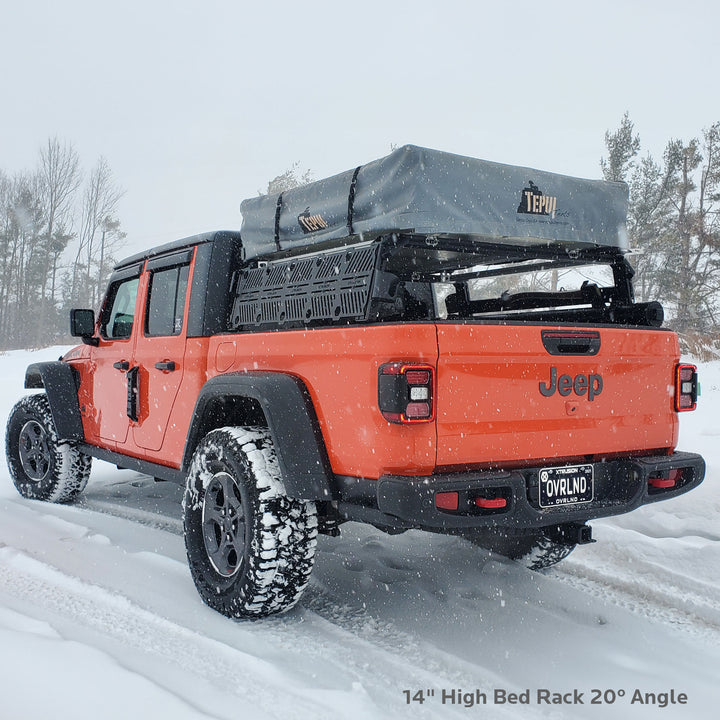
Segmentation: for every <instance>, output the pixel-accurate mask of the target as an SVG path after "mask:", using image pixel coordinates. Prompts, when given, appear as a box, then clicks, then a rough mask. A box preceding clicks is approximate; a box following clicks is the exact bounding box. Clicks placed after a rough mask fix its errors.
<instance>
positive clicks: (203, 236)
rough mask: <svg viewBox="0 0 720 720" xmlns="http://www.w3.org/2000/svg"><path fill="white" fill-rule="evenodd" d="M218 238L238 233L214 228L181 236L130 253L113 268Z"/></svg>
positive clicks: (236, 235) (123, 266)
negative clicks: (188, 235)
mask: <svg viewBox="0 0 720 720" xmlns="http://www.w3.org/2000/svg"><path fill="white" fill-rule="evenodd" d="M219 238H235V239H237V240H240V233H239V232H237V231H236V230H214V231H212V232H206V233H200V234H199V235H191V236H190V237H186V238H182V239H181V240H175V241H173V242H169V243H165V244H164V245H158V246H156V247H154V248H150V250H143V251H142V252H139V253H136V254H135V255H130V257H126V258H125V259H124V260H121V261H120V262H119V263H117V265H115V270H122V269H123V268H125V267H128V266H129V265H135V264H136V263H139V262H143V261H144V260H148V259H150V258H154V257H158V256H160V255H168V254H170V253H172V252H175V251H177V250H184V249H185V248H190V247H194V246H195V245H202V244H203V243H208V242H213V241H215V240H217V239H219Z"/></svg>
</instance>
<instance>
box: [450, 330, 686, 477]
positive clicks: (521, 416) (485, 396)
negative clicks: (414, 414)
mask: <svg viewBox="0 0 720 720" xmlns="http://www.w3.org/2000/svg"><path fill="white" fill-rule="evenodd" d="M437 328H438V347H439V360H438V380H437V413H438V415H437V432H438V445H437V448H438V450H437V465H438V466H439V467H458V466H472V465H478V464H494V465H498V464H513V463H522V462H524V461H527V460H535V459H543V460H544V459H552V458H555V459H562V458H577V457H581V456H585V455H595V456H597V455H609V454H612V453H628V452H636V451H643V450H658V449H663V448H672V447H674V445H675V443H676V441H677V415H676V413H675V412H674V409H673V383H674V381H673V372H674V368H675V364H676V362H677V360H678V357H679V350H678V346H677V339H676V337H675V335H674V334H673V333H670V332H665V331H661V330H648V329H631V328H622V327H607V326H605V327H601V328H598V329H588V330H585V329H580V328H577V327H575V328H569V327H566V328H563V327H548V326H544V327H543V326H538V325H530V324H518V325H510V324H507V325H493V324H479V323H472V322H469V323H465V324H459V323H457V324H456V323H440V324H438V326H437ZM593 338H594V340H593ZM591 340H592V342H591Z"/></svg>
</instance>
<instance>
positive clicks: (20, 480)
mask: <svg viewBox="0 0 720 720" xmlns="http://www.w3.org/2000/svg"><path fill="white" fill-rule="evenodd" d="M5 452H6V455H7V463H8V468H9V469H10V475H11V476H12V479H13V482H14V483H15V487H16V488H17V490H18V492H19V493H20V494H21V495H22V496H23V497H26V498H30V499H32V500H48V501H50V502H69V501H70V500H74V499H75V498H76V497H77V496H78V495H79V494H80V493H81V492H82V491H83V490H84V489H85V486H86V485H87V481H88V478H89V477H90V467H91V465H92V458H91V457H90V456H89V455H85V453H83V452H81V451H80V450H79V449H78V447H77V446H76V445H75V444H74V443H72V442H68V441H67V440H60V439H59V438H58V434H57V430H56V429H55V422H54V420H53V417H52V412H51V411H50V402H49V401H48V398H47V395H45V394H38V395H28V396H27V397H24V398H23V399H22V400H20V401H19V402H18V403H17V404H16V405H15V407H14V408H13V409H12V411H11V413H10V417H9V419H8V423H7V432H6V435H5Z"/></svg>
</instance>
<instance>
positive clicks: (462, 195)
mask: <svg viewBox="0 0 720 720" xmlns="http://www.w3.org/2000/svg"><path fill="white" fill-rule="evenodd" d="M627 197H628V190H627V186H626V185H625V183H611V182H605V181H602V180H584V179H579V178H573V177H568V176H565V175H558V174H555V173H549V172H543V171H540V170H533V169H530V168H525V167H515V166H511V165H503V164H500V163H494V162H488V161H485V160H477V159H475V158H469V157H463V156H461V155H453V154H450V153H445V152H440V151H438V150H428V149H426V148H421V147H416V146H414V145H405V146H404V147H401V148H399V149H398V150H395V151H394V152H393V153H391V154H390V155H387V156H386V157H383V158H380V159H379V160H375V161H373V162H370V163H367V164H366V165H361V166H359V167H357V168H354V169H352V170H348V171H346V172H343V173H340V174H339V175H334V176H333V177H330V178H326V179H324V180H318V181H317V182H313V183H310V184H308V185H304V186H302V187H298V188H294V189H292V190H288V191H286V192H284V193H281V194H279V195H262V196H258V197H254V198H249V199H247V200H244V201H243V202H242V204H241V211H242V214H243V223H242V229H241V235H242V240H243V246H244V252H245V257H246V259H251V258H254V257H261V256H264V255H269V254H273V253H275V252H278V251H291V250H300V249H308V250H310V249H312V247H313V246H316V245H321V244H322V245H324V244H326V243H327V242H328V241H341V240H342V239H343V238H347V237H348V236H353V235H364V236H377V235H379V234H383V233H388V232H403V233H412V234H415V235H432V236H438V237H464V238H471V239H472V240H473V241H477V242H479V243H482V242H492V243H506V244H510V245H535V244H540V245H565V246H570V247H578V248H587V247H593V246H604V247H611V248H616V249H618V250H620V251H625V250H627V239H626V234H625V217H626V212H627ZM330 244H333V243H330Z"/></svg>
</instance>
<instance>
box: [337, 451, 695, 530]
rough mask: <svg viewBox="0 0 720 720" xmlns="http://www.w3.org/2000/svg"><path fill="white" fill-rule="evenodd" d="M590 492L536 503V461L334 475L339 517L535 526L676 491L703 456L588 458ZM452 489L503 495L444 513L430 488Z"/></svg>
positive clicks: (436, 526)
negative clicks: (658, 476) (567, 500)
mask: <svg viewBox="0 0 720 720" xmlns="http://www.w3.org/2000/svg"><path fill="white" fill-rule="evenodd" d="M594 467H595V483H596V487H595V499H594V500H593V501H592V502H589V503H583V504H578V505H572V506H558V507H552V508H541V507H540V505H539V503H538V500H537V495H538V488H537V483H538V480H537V478H538V474H539V471H540V470H541V469H542V468H522V469H518V470H488V471H477V472H461V473H449V474H442V475H434V476H431V477H400V476H389V475H387V476H383V477H381V478H380V479H379V480H366V479H361V478H342V477H340V478H337V484H338V487H339V489H340V490H339V495H340V500H341V502H340V505H339V508H340V514H341V516H342V517H343V518H344V519H345V520H358V521H361V522H370V523H372V524H373V525H376V526H377V527H382V528H388V527H389V528H395V529H397V530H403V529H407V528H409V527H413V528H419V529H424V530H432V531H435V532H443V531H458V530H465V529H471V528H478V527H488V526H490V527H513V528H539V527H547V526H549V525H558V524H564V523H572V522H577V523H584V522H586V521H587V520H591V519H593V518H600V517H608V516H611V515H619V514H622V513H626V512H630V511H631V510H634V509H636V508H638V507H640V506H641V505H645V504H648V503H652V502H657V501H659V500H666V499H669V498H672V497H677V496H678V495H682V494H684V493H686V492H688V491H690V490H692V489H693V488H695V487H697V486H698V485H699V484H700V483H701V482H702V481H703V478H704V476H705V461H704V460H703V459H702V457H701V456H700V455H696V454H694V453H683V452H679V453H673V454H672V455H654V456H648V457H633V458H624V459H620V460H610V461H607V462H599V463H594ZM676 468H684V469H685V472H684V473H683V477H682V480H681V482H680V484H679V485H678V486H676V487H674V488H670V489H665V490H659V491H658V490H655V489H654V488H650V487H649V486H648V480H649V478H650V475H652V474H654V473H667V472H668V471H669V470H672V469H676ZM453 491H456V492H458V493H460V496H461V498H462V497H463V496H467V497H468V498H472V497H476V496H478V495H483V496H485V495H486V494H490V495H491V496H493V497H505V498H506V499H507V500H508V503H507V506H506V508H505V509H504V510H503V511H495V510H493V511H491V512H481V511H478V510H476V509H470V508H472V503H470V502H468V503H467V505H466V506H465V505H462V507H463V508H465V507H467V510H466V511H464V512H463V511H461V512H457V513H455V512H448V511H444V510H440V509H438V508H437V507H436V506H435V494H436V493H438V492H453Z"/></svg>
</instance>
